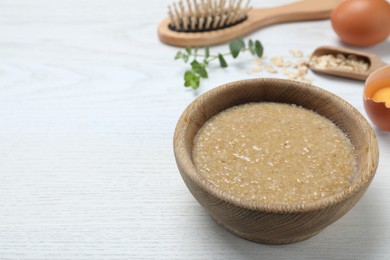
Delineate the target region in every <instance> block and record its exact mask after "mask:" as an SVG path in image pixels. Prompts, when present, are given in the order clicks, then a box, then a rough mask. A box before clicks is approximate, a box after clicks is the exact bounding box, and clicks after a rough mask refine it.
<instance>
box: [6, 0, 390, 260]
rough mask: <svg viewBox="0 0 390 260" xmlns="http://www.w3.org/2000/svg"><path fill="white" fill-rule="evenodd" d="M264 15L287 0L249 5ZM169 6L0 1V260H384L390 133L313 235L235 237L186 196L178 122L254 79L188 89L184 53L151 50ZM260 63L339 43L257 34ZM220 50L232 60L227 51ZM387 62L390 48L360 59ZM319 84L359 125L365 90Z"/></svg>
mask: <svg viewBox="0 0 390 260" xmlns="http://www.w3.org/2000/svg"><path fill="white" fill-rule="evenodd" d="M252 2H253V3H252V4H253V6H255V7H259V6H272V5H278V4H282V3H287V2H291V1H282V0H279V1H272V2H271V1H265V0H257V1H252ZM169 3H171V1H170V0H164V1H158V0H147V1H124V0H100V1H94V0H67V1H58V0H56V1H53V0H51V1H50V0H30V1H28V0H0V259H140V258H142V259H143V258H147V259H149V258H152V259H389V258H390V191H389V190H390V189H389V188H388V187H389V185H390V173H389V167H390V160H389V158H390V133H386V132H381V131H378V130H377V129H375V131H376V133H377V135H378V140H379V144H380V153H381V154H380V165H379V168H378V171H377V175H376V177H375V179H374V181H373V183H372V185H371V186H370V188H369V190H368V191H367V193H366V194H365V196H364V197H363V198H362V200H361V201H360V202H359V203H358V205H357V206H356V207H355V208H354V209H352V210H351V211H350V212H349V213H348V214H347V215H346V216H345V217H343V218H342V219H341V220H339V221H338V222H336V223H335V224H334V225H332V226H330V227H329V228H327V229H326V230H324V231H323V232H322V233H321V234H320V235H318V236H316V237H314V238H312V239H310V240H307V241H304V242H301V243H297V244H292V245H286V246H267V245H261V244H256V243H252V242H249V241H246V240H243V239H240V238H238V237H236V236H234V235H232V234H230V233H228V232H227V231H225V230H224V229H223V228H222V227H220V226H219V225H217V224H216V223H215V222H214V221H213V220H212V219H211V218H210V217H209V216H208V214H207V213H206V211H205V210H204V209H203V208H202V207H201V206H200V205H199V204H198V203H197V202H196V201H195V199H194V198H193V197H192V195H191V194H190V193H189V191H188V190H187V188H186V187H185V185H184V183H183V181H182V179H181V177H180V175H179V173H178V171H177V168H176V164H175V161H174V157H173V151H172V135H173V131H174V127H175V124H176V122H177V120H178V118H179V116H180V114H181V112H182V111H183V110H184V108H185V107H186V106H187V105H188V104H189V103H190V102H191V101H192V100H193V99H194V98H195V97H196V96H197V95H199V94H201V93H203V92H205V91H207V90H209V89H212V88H214V87H216V86H218V85H221V84H223V83H226V82H229V81H235V80H239V79H246V78H255V77H282V78H283V77H284V76H283V75H281V74H278V75H273V74H267V73H266V72H261V73H257V74H248V72H247V71H248V69H250V68H251V66H253V57H251V56H250V55H242V57H239V59H238V60H237V61H230V66H229V67H228V68H227V69H225V70H223V69H219V68H218V66H215V65H212V66H211V67H210V71H209V76H210V78H209V79H208V80H204V81H203V83H202V85H201V88H200V89H199V91H198V92H196V93H195V92H193V91H191V90H189V89H185V88H184V87H183V86H182V84H183V82H182V74H183V72H184V71H185V70H186V69H187V67H186V66H185V65H184V64H183V63H181V62H179V61H174V60H173V57H174V55H175V53H176V52H177V51H178V50H179V49H178V48H175V47H170V46H166V45H164V44H162V43H161V42H159V40H158V38H157V35H156V28H157V25H158V23H159V22H160V21H161V20H162V19H163V18H164V17H165V16H166V7H167V5H168V4H169ZM250 37H251V38H253V39H259V40H261V41H262V43H263V45H264V47H265V55H266V56H267V57H269V58H270V57H273V56H277V55H287V54H288V51H289V50H290V49H300V50H303V51H305V52H311V51H312V50H314V48H316V47H318V46H320V45H325V44H326V45H341V43H340V42H339V41H338V39H337V37H336V35H335V33H334V32H333V30H332V29H331V25H330V22H329V21H317V22H302V23H292V24H284V25H275V26H270V27H268V28H264V29H262V30H259V31H257V32H255V33H253V34H252V35H250ZM212 50H215V51H219V50H221V51H222V50H226V46H220V47H216V48H215V49H212ZM361 50H365V51H368V52H372V53H375V54H377V55H379V56H380V57H381V58H382V59H383V60H384V61H387V62H389V63H390V39H388V40H387V41H386V42H384V43H382V44H379V45H376V46H374V47H370V48H366V49H361ZM310 76H311V77H312V78H313V79H314V81H313V84H314V85H317V86H319V87H322V88H324V89H327V90H329V91H331V92H333V93H335V94H337V95H339V96H340V97H342V98H344V99H345V100H347V101H348V102H349V103H351V104H352V105H353V106H354V107H356V108H357V109H358V110H359V111H360V112H361V113H362V114H363V115H365V116H366V114H365V112H364V109H363V104H362V91H363V83H362V82H358V81H352V80H346V79H339V78H335V77H330V76H320V75H315V74H312V73H311V72H310Z"/></svg>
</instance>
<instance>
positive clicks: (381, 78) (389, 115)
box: [364, 65, 390, 131]
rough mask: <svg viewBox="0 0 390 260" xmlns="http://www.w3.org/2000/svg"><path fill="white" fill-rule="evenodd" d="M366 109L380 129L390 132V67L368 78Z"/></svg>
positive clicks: (365, 91) (365, 97) (365, 95)
mask: <svg viewBox="0 0 390 260" xmlns="http://www.w3.org/2000/svg"><path fill="white" fill-rule="evenodd" d="M364 108H365V109H366V112H367V115H368V117H369V118H370V119H371V121H372V122H373V123H374V124H375V125H376V126H377V127H378V128H379V129H381V130H384V131H390V65H388V66H385V67H383V68H380V69H379V70H377V71H374V72H373V73H372V74H371V75H370V76H369V77H368V78H367V80H366V84H365V87H364Z"/></svg>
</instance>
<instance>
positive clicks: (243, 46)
mask: <svg viewBox="0 0 390 260" xmlns="http://www.w3.org/2000/svg"><path fill="white" fill-rule="evenodd" d="M237 40H238V41H240V42H241V44H242V49H245V41H244V39H242V38H241V37H238V38H237Z"/></svg>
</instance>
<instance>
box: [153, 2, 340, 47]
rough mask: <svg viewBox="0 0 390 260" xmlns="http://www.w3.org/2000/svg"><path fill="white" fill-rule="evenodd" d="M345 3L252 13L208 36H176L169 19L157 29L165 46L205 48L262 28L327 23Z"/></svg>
mask: <svg viewBox="0 0 390 260" xmlns="http://www.w3.org/2000/svg"><path fill="white" fill-rule="evenodd" d="M342 1H343V0H326V1H325V0H303V1H298V2H294V3H291V4H286V5H282V6H277V7H271V8H258V9H252V10H250V11H249V12H248V18H247V19H246V20H245V21H243V22H241V23H239V24H237V25H234V26H231V27H228V28H224V29H219V30H213V31H208V32H175V31H172V30H171V29H169V28H168V24H169V23H170V20H169V18H167V19H165V20H164V21H163V22H162V23H161V24H160V25H159V27H158V36H159V38H160V40H161V41H162V42H165V43H167V44H170V45H175V46H194V47H195V46H205V45H215V44H220V43H224V42H228V41H230V40H232V39H234V38H236V37H239V36H244V35H246V34H249V33H250V32H253V31H255V30H257V29H259V28H262V27H265V26H268V25H271V24H277V23H286V22H296V21H306V20H320V19H328V18H329V17H330V14H331V12H332V10H333V9H334V8H335V7H336V6H337V5H338V4H340V3H341V2H342Z"/></svg>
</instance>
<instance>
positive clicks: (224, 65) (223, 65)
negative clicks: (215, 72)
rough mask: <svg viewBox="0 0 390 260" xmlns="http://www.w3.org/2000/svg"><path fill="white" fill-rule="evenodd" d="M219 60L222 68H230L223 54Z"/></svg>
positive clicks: (219, 56)
mask: <svg viewBox="0 0 390 260" xmlns="http://www.w3.org/2000/svg"><path fill="white" fill-rule="evenodd" d="M218 59H219V64H220V65H221V67H222V68H226V67H227V66H228V65H227V63H226V61H225V59H224V57H223V56H222V54H218Z"/></svg>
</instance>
